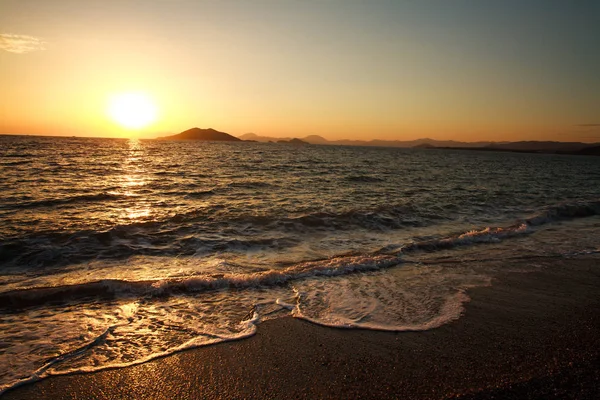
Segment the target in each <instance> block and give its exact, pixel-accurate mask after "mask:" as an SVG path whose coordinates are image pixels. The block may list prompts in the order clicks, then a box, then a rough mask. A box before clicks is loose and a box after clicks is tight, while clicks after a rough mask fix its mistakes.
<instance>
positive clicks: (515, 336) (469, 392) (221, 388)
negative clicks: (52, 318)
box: [3, 256, 600, 399]
mask: <svg viewBox="0 0 600 400" xmlns="http://www.w3.org/2000/svg"><path fill="white" fill-rule="evenodd" d="M538 264H540V265H541V269H540V271H538V272H533V273H511V274H503V275H501V276H500V277H498V278H497V279H495V281H494V283H493V285H492V286H491V287H487V288H477V289H474V290H471V291H469V296H470V297H471V298H472V301H471V302H469V303H468V304H467V305H466V311H465V313H464V315H463V317H461V318H460V319H459V320H456V321H454V322H452V323H450V324H447V325H445V326H442V327H441V328H438V329H433V330H429V331H424V332H398V333H394V332H379V331H367V330H350V329H331V328H325V327H321V326H317V325H314V324H311V323H308V322H306V321H302V320H297V319H293V318H289V317H287V318H281V319H277V320H272V321H267V322H265V323H263V324H261V325H259V327H258V333H257V334H256V335H255V336H253V337H251V338H249V339H245V340H240V341H235V342H228V343H221V344H218V345H214V346H208V347H203V348H198V349H194V350H190V351H185V352H181V353H178V354H175V355H173V356H169V357H165V358H162V359H157V360H154V361H151V362H148V363H145V364H141V365H137V366H133V367H128V368H122V369H112V370H106V371H101V372H97V373H90V374H79V375H68V376H55V377H50V378H48V379H44V380H42V381H39V382H37V383H34V384H30V385H25V386H21V387H18V388H16V389H14V390H12V391H9V392H7V393H6V394H5V396H3V398H6V399H34V398H35V399H91V398H95V399H120V398H135V399H175V398H177V399H217V398H235V399H242V398H244V399H248V398H252V399H265V398H275V399H283V398H302V399H315V398H345V399H350V398H352V399H355V398H356V399H380V398H406V399H408V398H410V399H445V398H467V399H472V398H475V399H478V398H481V399H484V398H496V399H505V398H515V399H517V398H519V399H522V398H545V399H548V398H556V399H563V398H572V399H593V398H599V397H600V374H599V368H598V365H600V362H599V361H600V358H599V355H600V329H599V328H600V295H599V291H598V290H599V288H600V269H599V266H600V260H599V259H598V258H594V257H593V256H586V257H585V258H577V259H562V260H556V259H553V260H552V261H547V262H545V261H543V260H542V261H540V262H538Z"/></svg>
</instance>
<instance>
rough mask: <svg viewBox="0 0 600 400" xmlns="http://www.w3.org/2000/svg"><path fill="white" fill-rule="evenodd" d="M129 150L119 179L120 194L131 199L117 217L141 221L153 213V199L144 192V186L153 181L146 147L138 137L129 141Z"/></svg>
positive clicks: (129, 220)
mask: <svg viewBox="0 0 600 400" xmlns="http://www.w3.org/2000/svg"><path fill="white" fill-rule="evenodd" d="M127 145H128V150H127V151H126V152H125V154H126V156H125V158H124V160H123V163H122V171H123V174H122V175H120V176H119V178H118V180H117V186H118V187H119V188H120V190H119V192H118V194H120V195H124V196H127V197H128V198H129V200H128V201H127V203H126V205H125V206H124V207H123V208H122V209H121V210H119V213H118V216H117V218H118V219H119V220H125V221H128V222H139V221H144V220H148V219H150V217H151V215H152V207H151V201H150V200H149V199H148V198H147V196H145V194H144V187H145V186H147V185H149V184H150V183H151V179H150V178H149V173H148V171H147V169H146V166H145V157H146V149H145V148H144V145H143V143H142V142H141V141H140V140H139V139H137V138H131V139H129V141H128V142H127Z"/></svg>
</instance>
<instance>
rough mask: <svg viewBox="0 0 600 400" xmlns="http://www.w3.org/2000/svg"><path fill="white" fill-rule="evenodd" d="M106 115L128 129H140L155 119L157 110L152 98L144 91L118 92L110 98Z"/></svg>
mask: <svg viewBox="0 0 600 400" xmlns="http://www.w3.org/2000/svg"><path fill="white" fill-rule="evenodd" d="M107 111H108V115H109V116H110V118H111V119H112V120H113V121H115V122H117V123H118V124H119V125H121V126H123V127H125V128H128V129H140V128H144V127H146V126H148V125H150V124H152V123H153V122H154V121H156V119H157V114H158V110H157V107H156V105H155V104H154V102H153V101H152V99H151V98H150V97H149V96H148V95H146V94H144V93H120V94H117V95H115V96H113V97H111V98H110V100H109V102H108V110H107Z"/></svg>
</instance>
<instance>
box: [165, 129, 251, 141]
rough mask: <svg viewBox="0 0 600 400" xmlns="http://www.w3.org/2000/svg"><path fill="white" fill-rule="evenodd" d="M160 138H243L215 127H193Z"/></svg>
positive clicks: (230, 139) (214, 139) (233, 139)
mask: <svg viewBox="0 0 600 400" xmlns="http://www.w3.org/2000/svg"><path fill="white" fill-rule="evenodd" d="M158 139H159V140H205V141H218V142H241V141H242V140H241V139H239V138H236V137H235V136H232V135H230V134H228V133H225V132H219V131H217V130H215V129H213V128H208V129H201V128H192V129H188V130H187V131H183V132H181V133H178V134H177V135H171V136H163V137H160V138H158Z"/></svg>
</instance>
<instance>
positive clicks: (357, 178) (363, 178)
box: [344, 175, 384, 183]
mask: <svg viewBox="0 0 600 400" xmlns="http://www.w3.org/2000/svg"><path fill="white" fill-rule="evenodd" d="M344 179H345V180H346V181H348V182H359V183H377V182H384V179H382V178H379V177H376V176H371V175H350V176H347V177H346V178H344Z"/></svg>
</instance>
